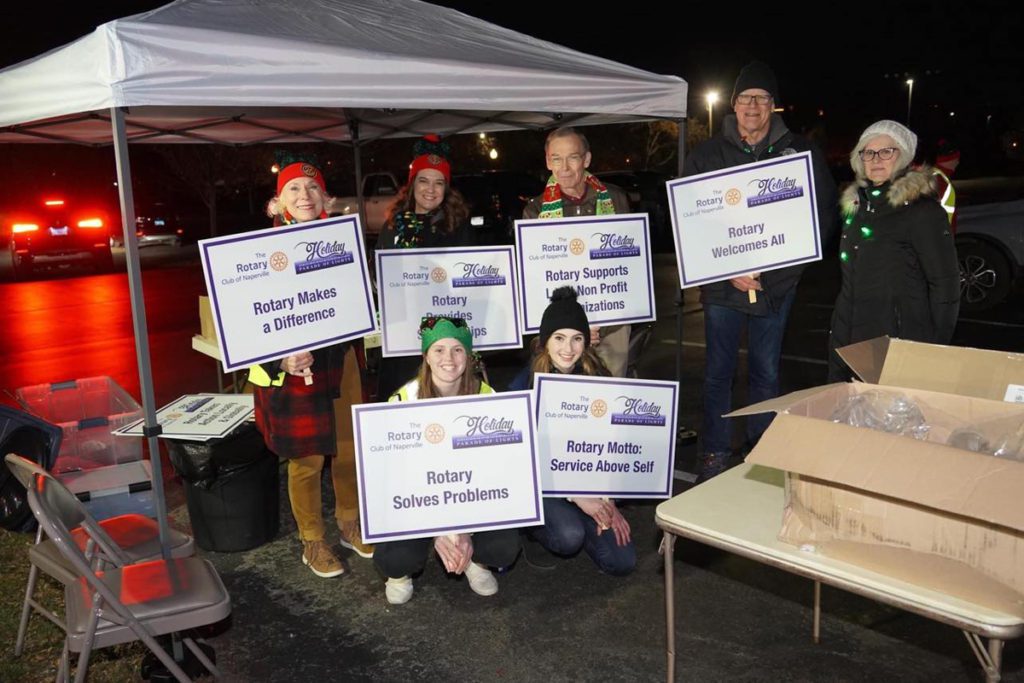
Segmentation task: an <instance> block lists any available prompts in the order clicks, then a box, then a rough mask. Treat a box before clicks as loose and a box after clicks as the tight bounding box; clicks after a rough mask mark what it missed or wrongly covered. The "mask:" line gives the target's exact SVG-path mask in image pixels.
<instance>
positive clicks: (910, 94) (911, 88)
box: [907, 78, 914, 126]
mask: <svg viewBox="0 0 1024 683" xmlns="http://www.w3.org/2000/svg"><path fill="white" fill-rule="evenodd" d="M913 97H914V79H913V78H908V79H907V125H908V126H909V125H910V102H911V100H912V98H913Z"/></svg>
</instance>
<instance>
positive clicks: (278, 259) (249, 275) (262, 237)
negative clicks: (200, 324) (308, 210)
mask: <svg viewBox="0 0 1024 683" xmlns="http://www.w3.org/2000/svg"><path fill="white" fill-rule="evenodd" d="M199 255H200V257H201V258H202V261H203V276H204V277H205V278H206V291H207V292H209V293H210V306H211V308H212V311H213V321H214V325H215V326H216V328H217V340H218V343H219V345H220V354H221V358H222V359H223V363H224V370H225V371H231V370H237V369H240V368H244V367H248V366H250V365H254V364H256V363H261V362H263V361H268V360H273V359H276V358H283V357H285V356H288V355H289V354H293V353H296V352H298V351H310V350H312V349H318V348H321V347H324V346H330V345H331V344H337V343H339V342H343V341H346V340H348V339H355V338H357V337H362V336H364V335H366V334H369V333H370V332H373V331H374V329H375V328H376V312H375V311H374V306H373V297H372V296H371V289H370V277H369V273H368V272H367V269H366V254H365V252H364V249H363V234H362V230H360V228H359V221H358V218H357V217H356V216H339V217H336V218H325V219H323V220H318V221H310V222H308V223H299V224H296V225H285V226H282V227H279V228H268V229H266V230H257V231H254V232H248V233H245V234H242V235H229V236H225V237H214V238H212V239H208V240H200V242H199ZM313 373H314V381H315V376H316V369H315V368H314V369H313Z"/></svg>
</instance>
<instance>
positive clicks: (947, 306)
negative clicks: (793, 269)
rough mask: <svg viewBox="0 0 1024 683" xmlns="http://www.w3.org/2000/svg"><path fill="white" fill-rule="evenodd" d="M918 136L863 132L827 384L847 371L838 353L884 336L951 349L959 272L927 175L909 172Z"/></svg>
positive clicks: (848, 207) (847, 200) (895, 129)
mask: <svg viewBox="0 0 1024 683" xmlns="http://www.w3.org/2000/svg"><path fill="white" fill-rule="evenodd" d="M916 149H917V136H916V135H914V133H913V132H911V131H910V130H909V129H908V128H907V127H906V126H904V125H902V124H900V123H897V122H895V121H878V122H876V123H873V124H871V125H870V126H868V127H867V128H866V129H865V130H864V132H863V133H862V134H861V136H860V140H858V142H857V145H856V146H855V147H854V149H853V152H852V153H851V154H850V166H851V167H852V168H853V173H854V177H855V179H854V182H853V183H852V184H851V185H850V186H849V187H848V188H846V190H845V191H844V192H843V196H842V200H841V202H840V209H841V211H842V215H843V225H842V234H841V237H840V241H839V250H840V251H839V262H840V268H841V269H842V274H843V283H842V288H841V289H840V291H839V297H838V298H837V299H836V305H835V308H834V309H833V312H832V330H831V333H830V337H829V347H830V348H829V381H831V382H837V381H845V380H847V379H849V378H850V371H849V369H848V368H847V367H846V366H845V364H844V363H843V362H842V360H841V359H840V358H839V356H838V355H837V354H836V352H835V350H836V349H837V348H839V347H842V346H846V345H847V344H853V343H856V342H859V341H865V340H867V339H872V338H874V337H879V336H882V335H889V336H892V337H899V338H900V339H910V340H913V341H921V342H928V343H932V344H948V343H949V341H950V339H951V338H952V336H953V330H954V328H955V327H956V320H957V315H958V313H959V310H960V268H959V265H958V263H957V256H956V246H955V245H954V243H953V234H952V231H951V229H950V222H949V217H948V215H947V213H946V211H945V210H944V209H943V207H942V206H941V205H940V204H939V201H938V196H937V186H936V182H937V181H936V177H935V175H934V174H933V173H932V171H931V169H930V168H927V167H924V168H918V169H912V168H910V163H911V162H912V161H913V160H914V154H915V152H916Z"/></svg>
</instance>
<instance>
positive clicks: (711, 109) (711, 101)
mask: <svg viewBox="0 0 1024 683" xmlns="http://www.w3.org/2000/svg"><path fill="white" fill-rule="evenodd" d="M706 99H707V102H708V137H709V138H710V137H711V133H712V132H713V126H712V121H713V119H714V115H715V102H717V101H718V93H717V92H716V91H714V90H712V91H711V92H709V93H708V94H707V98H706Z"/></svg>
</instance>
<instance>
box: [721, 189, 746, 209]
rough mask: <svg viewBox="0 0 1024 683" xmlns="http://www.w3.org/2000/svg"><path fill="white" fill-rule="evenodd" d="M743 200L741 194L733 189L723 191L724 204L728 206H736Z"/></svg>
mask: <svg viewBox="0 0 1024 683" xmlns="http://www.w3.org/2000/svg"><path fill="white" fill-rule="evenodd" d="M742 199H743V193H742V192H740V191H739V190H737V189H736V188H735V187H733V188H730V189H728V190H726V191H725V203H726V204H728V205H729V206H736V205H737V204H739V203H740V201H741V200H742Z"/></svg>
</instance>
